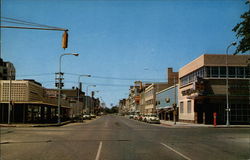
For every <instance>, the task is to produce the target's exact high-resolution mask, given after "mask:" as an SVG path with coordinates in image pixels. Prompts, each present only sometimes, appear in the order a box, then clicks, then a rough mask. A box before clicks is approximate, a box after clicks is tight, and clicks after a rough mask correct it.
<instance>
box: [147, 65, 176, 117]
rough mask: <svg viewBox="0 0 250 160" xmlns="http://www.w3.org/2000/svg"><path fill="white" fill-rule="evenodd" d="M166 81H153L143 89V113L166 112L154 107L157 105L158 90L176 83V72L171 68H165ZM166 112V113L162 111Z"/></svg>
mask: <svg viewBox="0 0 250 160" xmlns="http://www.w3.org/2000/svg"><path fill="white" fill-rule="evenodd" d="M167 79H168V81H167V82H158V83H153V84H152V85H150V86H148V87H147V88H146V89H145V94H144V98H145V103H146V104H145V111H144V112H145V113H146V114H147V113H159V111H160V112H166V110H164V109H160V108H156V105H157V99H156V93H157V92H160V91H162V90H164V89H166V88H169V87H171V86H173V85H175V84H177V83H178V72H173V68H168V69H167ZM162 114H166V113H162Z"/></svg>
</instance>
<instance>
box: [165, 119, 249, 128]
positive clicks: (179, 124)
mask: <svg viewBox="0 0 250 160" xmlns="http://www.w3.org/2000/svg"><path fill="white" fill-rule="evenodd" d="M160 122H161V125H163V126H168V127H174V128H195V127H196V128H197V127H198V128H201V127H204V128H228V127H227V126H226V125H217V126H216V127H214V125H211V124H195V123H185V122H176V124H174V122H173V121H165V120H160ZM230 128H250V125H230Z"/></svg>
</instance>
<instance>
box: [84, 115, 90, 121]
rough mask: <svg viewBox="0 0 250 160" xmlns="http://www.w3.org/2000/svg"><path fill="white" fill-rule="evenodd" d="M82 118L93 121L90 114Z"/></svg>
mask: <svg viewBox="0 0 250 160" xmlns="http://www.w3.org/2000/svg"><path fill="white" fill-rule="evenodd" d="M82 118H83V119H84V120H90V119H91V116H90V114H84V115H83V116H82Z"/></svg>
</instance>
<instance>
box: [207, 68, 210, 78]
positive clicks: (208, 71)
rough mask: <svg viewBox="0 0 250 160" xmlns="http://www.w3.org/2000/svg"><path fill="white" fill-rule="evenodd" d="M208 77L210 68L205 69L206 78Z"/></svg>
mask: <svg viewBox="0 0 250 160" xmlns="http://www.w3.org/2000/svg"><path fill="white" fill-rule="evenodd" d="M210 76H211V71H210V67H206V77H210Z"/></svg>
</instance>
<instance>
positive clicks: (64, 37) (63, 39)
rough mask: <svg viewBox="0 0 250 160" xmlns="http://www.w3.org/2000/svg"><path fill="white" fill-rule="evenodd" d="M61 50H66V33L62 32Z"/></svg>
mask: <svg viewBox="0 0 250 160" xmlns="http://www.w3.org/2000/svg"><path fill="white" fill-rule="evenodd" d="M62 48H63V49H65V48H68V31H67V30H66V31H64V33H63V36H62Z"/></svg>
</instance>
